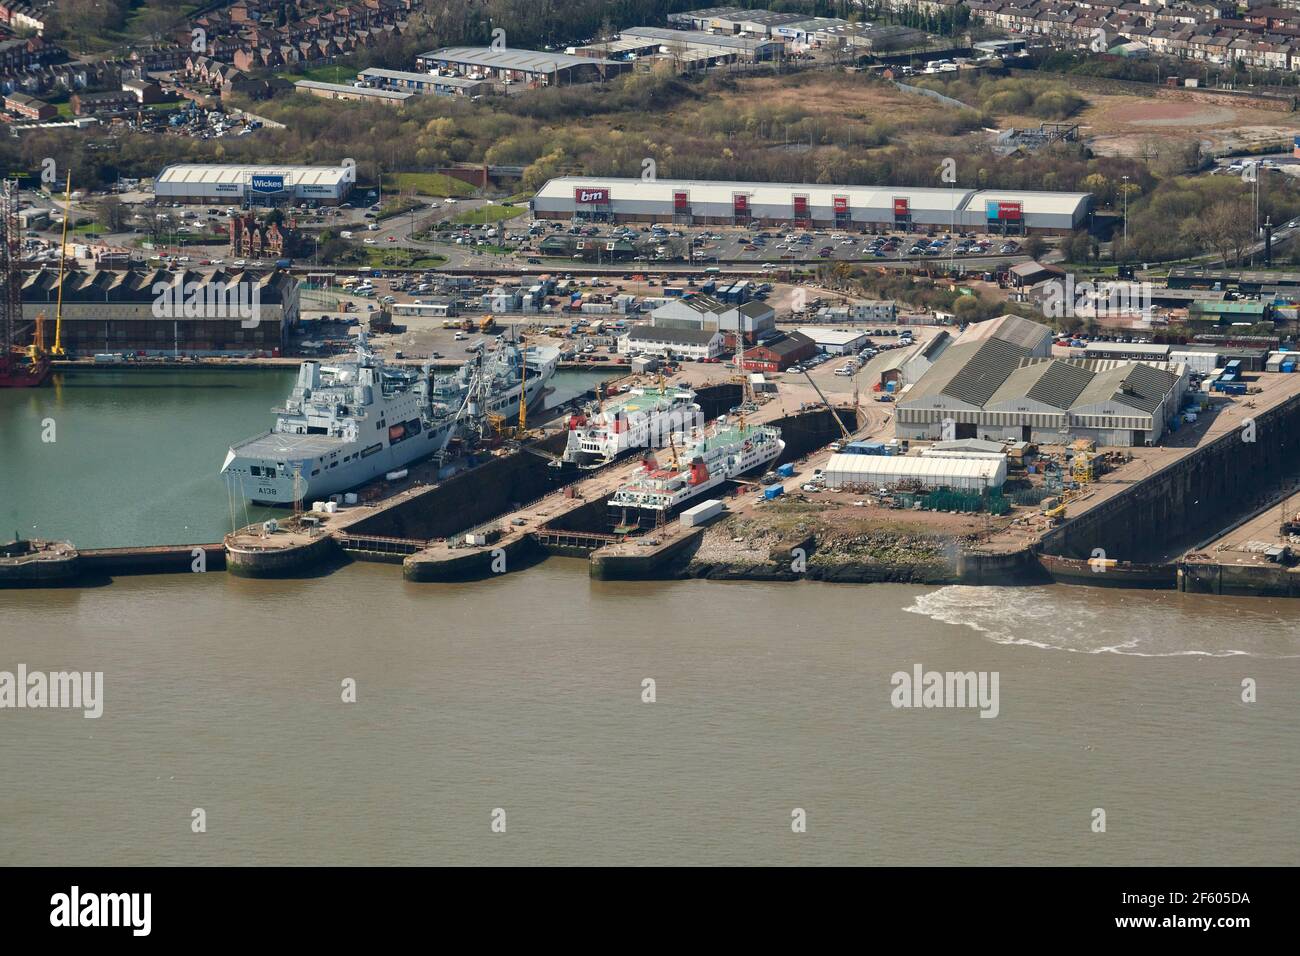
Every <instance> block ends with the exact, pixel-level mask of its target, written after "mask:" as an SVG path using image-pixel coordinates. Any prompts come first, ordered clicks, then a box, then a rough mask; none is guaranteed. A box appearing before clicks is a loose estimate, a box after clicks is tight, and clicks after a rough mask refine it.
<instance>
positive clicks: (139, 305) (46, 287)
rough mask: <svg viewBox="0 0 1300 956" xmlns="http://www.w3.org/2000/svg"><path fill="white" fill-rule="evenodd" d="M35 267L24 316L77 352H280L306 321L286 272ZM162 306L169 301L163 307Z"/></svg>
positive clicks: (27, 282)
mask: <svg viewBox="0 0 1300 956" xmlns="http://www.w3.org/2000/svg"><path fill="white" fill-rule="evenodd" d="M62 285H63V295H62V300H61V301H60V296H59V271H58V270H57V269H40V270H38V271H36V272H32V273H29V274H28V275H27V277H26V278H25V280H24V281H23V285H22V296H23V319H24V320H25V321H27V322H36V321H38V319H39V320H40V321H41V322H42V324H43V325H44V326H45V330H46V336H47V338H53V335H54V332H55V330H54V319H55V316H56V315H57V314H58V313H59V312H60V311H61V313H62V319H61V321H60V323H59V325H60V328H59V330H58V336H59V340H60V344H61V345H62V346H63V348H64V349H65V350H66V351H67V354H68V356H69V357H71V358H77V357H79V356H91V355H99V354H114V355H119V356H120V355H124V354H128V353H129V354H144V355H164V356H172V357H175V356H182V355H184V356H206V355H245V354H248V353H252V352H265V353H267V354H268V355H274V354H278V351H279V350H281V349H283V348H284V346H285V343H286V342H287V340H288V332H289V329H290V328H291V327H292V326H293V325H294V324H295V323H296V322H297V321H298V314H299V313H298V304H299V283H298V281H297V280H296V279H294V278H292V277H291V276H289V275H288V274H287V273H284V272H278V271H277V272H268V273H257V272H225V271H223V270H216V271H204V272H194V271H185V272H169V271H167V270H165V269H155V270H138V271H130V270H128V271H122V270H107V269H95V270H91V271H82V270H78V269H71V270H68V271H67V272H66V273H65V274H64V276H63V283H62ZM160 306H161V307H160Z"/></svg>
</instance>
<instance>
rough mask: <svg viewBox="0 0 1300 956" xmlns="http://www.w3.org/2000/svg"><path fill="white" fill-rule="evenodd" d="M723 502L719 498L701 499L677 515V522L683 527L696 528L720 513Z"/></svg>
mask: <svg viewBox="0 0 1300 956" xmlns="http://www.w3.org/2000/svg"><path fill="white" fill-rule="evenodd" d="M722 510H723V504H722V500H721V499H719V498H712V499H710V500H708V501H702V502H700V503H699V504H698V505H695V506H694V507H691V508H687V509H686V510H685V511H683V512H682V513H681V515H680V516H679V517H678V519H677V522H678V524H680V525H681V526H682V527H683V528H696V527H699V526H700V525H702V524H704V523H705V522H707V521H712V520H713V519H714V518H716V517H717V516H718V515H720V514H722Z"/></svg>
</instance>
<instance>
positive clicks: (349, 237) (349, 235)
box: [339, 231, 352, 239]
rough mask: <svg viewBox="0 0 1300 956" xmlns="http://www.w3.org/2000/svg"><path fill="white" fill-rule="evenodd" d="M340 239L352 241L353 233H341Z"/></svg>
mask: <svg viewBox="0 0 1300 956" xmlns="http://www.w3.org/2000/svg"><path fill="white" fill-rule="evenodd" d="M339 238H340V239H351V238H352V233H350V232H346V231H345V232H340V233H339Z"/></svg>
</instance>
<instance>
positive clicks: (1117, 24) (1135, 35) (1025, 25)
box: [885, 0, 1300, 71]
mask: <svg viewBox="0 0 1300 956" xmlns="http://www.w3.org/2000/svg"><path fill="white" fill-rule="evenodd" d="M885 5H886V6H887V7H893V8H895V9H897V10H905V9H910V10H917V9H920V10H924V11H927V12H938V11H942V10H944V9H947V8H952V7H958V6H966V7H968V8H969V9H970V12H971V16H972V17H973V18H974V19H975V20H977V21H980V22H982V23H985V24H987V25H989V26H992V27H997V28H999V29H1002V30H1006V31H1007V32H1009V33H1012V34H1019V35H1021V36H1024V35H1029V36H1036V37H1041V38H1044V39H1048V40H1051V41H1054V42H1055V43H1056V44H1057V45H1060V46H1063V47H1066V48H1078V49H1085V50H1095V51H1098V52H1101V51H1102V50H1104V51H1107V52H1118V53H1122V54H1124V55H1128V56H1147V55H1150V56H1164V57H1173V58H1177V59H1182V60H1191V61H1195V62H1204V63H1207V64H1213V65H1218V66H1224V65H1230V64H1234V63H1241V64H1242V65H1243V66H1246V67H1253V68H1256V69H1268V70H1278V71H1285V70H1296V71H1300V10H1297V9H1291V8H1287V7H1281V6H1267V7H1265V6H1259V7H1255V8H1254V9H1252V10H1248V11H1247V12H1245V13H1241V14H1238V12H1237V6H1236V4H1234V3H1228V2H1182V3H1179V2H1175V3H1169V4H1165V5H1161V4H1156V3H1138V2H1134V0H1069V2H1065V0H885Z"/></svg>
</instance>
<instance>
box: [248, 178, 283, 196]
mask: <svg viewBox="0 0 1300 956" xmlns="http://www.w3.org/2000/svg"><path fill="white" fill-rule="evenodd" d="M253 192H255V193H282V192H284V177H283V176H258V175H254V176H253Z"/></svg>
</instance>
